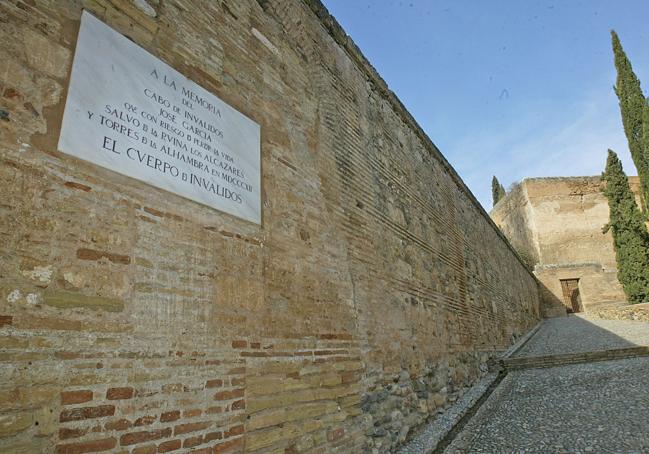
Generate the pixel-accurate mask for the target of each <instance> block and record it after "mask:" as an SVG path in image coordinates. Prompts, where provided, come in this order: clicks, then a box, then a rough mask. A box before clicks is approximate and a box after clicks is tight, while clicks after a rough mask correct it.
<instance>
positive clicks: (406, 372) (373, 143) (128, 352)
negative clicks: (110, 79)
mask: <svg viewBox="0 0 649 454" xmlns="http://www.w3.org/2000/svg"><path fill="white" fill-rule="evenodd" d="M192 3H193V2H186V1H180V0H168V1H164V2H157V1H149V2H148V3H147V2H146V1H144V0H142V1H139V2H128V1H123V0H110V1H109V0H87V1H85V0H84V1H82V2H45V1H43V2H41V1H36V2H34V1H26V0H25V1H20V0H13V1H3V2H0V22H1V23H2V26H1V27H0V39H1V40H2V43H3V44H2V46H0V61H2V62H3V63H2V65H3V67H2V70H0V96H1V98H0V109H1V110H2V115H3V117H4V120H2V121H0V191H1V192H2V198H1V200H0V214H1V215H0V253H1V254H0V257H1V259H0V348H2V353H1V361H2V363H1V365H0V374H1V377H2V380H0V451H1V452H3V453H11V452H13V453H26V452H34V453H41V452H59V453H68V452H103V451H108V452H119V453H126V452H128V453H132V454H135V453H143V452H155V451H157V452H165V451H171V450H178V451H180V450H183V451H188V450H190V449H206V450H207V451H200V452H208V451H209V452H215V453H216V452H218V453H226V452H228V453H229V452H243V451H245V452H249V453H261V452H264V453H266V452H284V453H298V452H348V453H358V452H372V449H377V450H378V451H379V452H389V451H390V450H391V449H392V448H393V447H394V446H396V445H397V444H398V443H400V442H402V441H403V440H404V439H405V437H406V436H407V435H408V433H409V432H411V431H412V428H413V427H415V426H417V425H418V424H421V423H422V422H424V421H426V419H427V418H429V417H430V416H431V415H435V414H436V412H437V411H438V410H439V409H442V408H444V407H446V406H448V405H449V402H450V401H452V400H454V399H455V398H456V397H457V396H458V395H459V394H461V393H462V392H463V390H464V389H465V387H466V386H468V385H470V384H471V383H473V382H474V381H475V380H477V379H478V378H479V377H480V376H481V375H483V374H484V373H485V371H486V367H487V365H486V364H487V361H488V360H489V359H490V358H492V357H493V356H494V355H496V354H498V352H499V351H501V350H503V349H505V348H507V347H508V346H509V345H510V344H511V342H512V341H513V340H514V339H515V338H516V337H517V336H520V335H522V334H523V333H525V332H526V331H527V330H529V329H530V328H531V327H532V326H534V324H535V323H536V321H537V320H538V318H539V312H538V310H539V309H538V306H539V298H538V292H537V284H536V281H535V279H534V277H533V276H532V275H531V274H530V273H529V272H528V271H527V270H526V269H525V267H524V266H523V265H522V264H521V263H520V262H519V260H518V259H517V257H516V256H515V254H514V253H513V251H512V250H511V248H510V246H509V244H508V243H507V242H506V240H505V239H504V237H503V235H502V233H501V232H500V231H499V230H498V229H497V228H496V227H495V225H494V224H493V223H492V222H491V220H490V219H489V217H488V216H487V215H486V213H485V212H484V210H483V209H482V208H481V207H480V206H479V204H478V202H477V201H476V200H475V198H474V197H473V196H472V195H471V194H470V192H469V191H468V189H467V188H466V186H465V185H464V183H463V182H462V181H461V180H460V179H459V177H458V176H457V174H456V173H455V171H454V170H453V169H452V168H451V167H450V166H449V164H448V163H447V162H446V160H445V159H444V158H443V156H442V155H441V154H440V153H439V151H438V150H437V149H436V148H435V146H434V145H433V144H432V143H431V142H430V140H429V139H428V138H427V137H426V136H425V134H424V133H423V132H422V130H421V129H420V128H419V127H418V126H417V124H416V123H415V121H414V120H413V119H412V117H411V116H410V115H409V114H408V112H407V111H406V110H405V109H404V108H403V106H401V104H400V103H399V102H398V100H397V99H396V98H395V96H394V95H393V94H392V93H391V92H390V91H389V90H388V89H387V87H386V86H385V84H384V83H383V81H382V80H381V79H380V78H379V77H378V75H377V74H376V73H375V72H374V70H373V69H372V68H371V67H370V66H369V64H368V63H367V62H366V61H365V60H364V58H363V57H362V55H361V54H360V53H359V51H358V50H357V49H356V48H355V47H354V45H353V43H352V42H351V41H350V40H349V38H348V37H347V36H346V35H345V34H344V32H343V31H342V29H340V28H339V27H338V26H337V24H336V23H335V21H334V20H333V19H332V18H331V17H329V16H328V15H327V14H326V11H325V10H324V9H323V8H322V6H321V5H320V4H319V3H318V2H315V1H298V0H276V1H261V0H260V1H253V0H240V1H231V0H226V1H220V2H201V7H200V8H196V9H193V8H192ZM82 5H83V6H85V7H86V8H87V9H88V10H89V11H91V12H92V13H93V14H94V15H96V16H97V17H98V18H100V19H101V20H103V21H105V22H106V23H108V24H109V25H110V26H112V27H114V28H115V29H117V30H118V31H119V32H120V33H123V34H124V35H126V36H128V37H129V38H131V39H132V40H133V41H134V42H136V43H138V44H139V45H141V46H143V47H144V48H146V49H147V50H149V51H150V52H151V53H153V54H154V55H156V56H157V57H159V58H161V59H163V60H164V61H166V62H167V63H169V64H170V65H172V66H174V67H175V68H176V69H178V70H179V71H180V72H182V73H183V74H186V75H187V76H188V77H189V78H191V79H192V80H194V81H195V82H197V83H198V84H200V85H202V86H203V87H205V88H206V89H208V90H209V91H211V92H213V93H215V94H216V95H217V96H219V97H220V98H221V99H223V100H224V101H225V102H227V103H229V104H230V105H232V106H233V107H235V108H236V109H238V110H239V111H241V112H242V113H244V114H245V115H247V116H249V117H250V118H252V119H253V120H254V121H256V122H257V123H259V124H260V125H261V161H262V206H263V213H262V214H263V216H262V224H261V225H256V224H252V223H249V222H246V221H243V220H241V219H238V218H235V217H232V216H229V215H226V214H224V213H221V212H219V211H216V210H213V209H210V208H208V207H206V206H203V205H200V204H197V203H194V202H191V201H189V200H187V199H184V198H182V197H179V196H176V195H174V194H171V193H168V192H165V191H163V190H159V189H156V188H154V187H152V186H149V185H147V184H145V183H142V182H140V181H136V180H134V179H131V178H128V177H125V176H123V175H119V174H117V173H114V172H111V171H108V170H105V169H103V168H100V167H97V166H95V165H92V164H90V163H87V162H83V161H80V160H78V159H75V158H73V157H71V156H68V155H65V154H62V153H60V152H58V151H57V148H56V144H57V140H58V136H59V128H60V125H61V115H62V112H63V108H64V104H65V96H66V90H67V86H68V77H69V71H70V67H71V63H72V57H73V53H74V47H75V43H76V36H77V31H78V28H79V18H80V15H81V7H82ZM196 452H199V451H196Z"/></svg>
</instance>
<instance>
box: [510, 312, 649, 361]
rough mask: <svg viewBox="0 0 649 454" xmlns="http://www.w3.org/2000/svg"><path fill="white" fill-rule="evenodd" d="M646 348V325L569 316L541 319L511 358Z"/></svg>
mask: <svg viewBox="0 0 649 454" xmlns="http://www.w3.org/2000/svg"><path fill="white" fill-rule="evenodd" d="M638 345H649V323H646V322H636V321H632V320H602V319H598V318H591V317H588V316H587V315H582V314H579V315H571V316H569V317H559V318H551V319H548V320H544V321H543V323H542V325H541V327H540V329H539V330H538V331H537V333H536V334H535V335H534V337H532V339H530V340H529V341H528V342H527V343H526V344H525V345H524V346H523V348H521V349H520V350H519V351H518V352H516V354H515V355H514V357H523V356H543V355H560V354H564V353H584V352H592V351H602V350H612V349H617V348H628V347H635V346H638Z"/></svg>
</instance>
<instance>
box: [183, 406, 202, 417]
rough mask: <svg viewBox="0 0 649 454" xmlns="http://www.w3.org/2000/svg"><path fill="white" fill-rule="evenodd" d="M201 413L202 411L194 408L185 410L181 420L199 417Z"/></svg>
mask: <svg viewBox="0 0 649 454" xmlns="http://www.w3.org/2000/svg"><path fill="white" fill-rule="evenodd" d="M202 413H203V410H201V409H200V408H194V409H193V410H187V411H185V413H183V418H195V417H196V416H200V415H201V414H202Z"/></svg>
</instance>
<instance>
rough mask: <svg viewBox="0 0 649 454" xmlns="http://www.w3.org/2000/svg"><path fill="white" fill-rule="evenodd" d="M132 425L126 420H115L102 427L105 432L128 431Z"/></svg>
mask: <svg viewBox="0 0 649 454" xmlns="http://www.w3.org/2000/svg"><path fill="white" fill-rule="evenodd" d="M132 425H133V424H131V421H129V420H128V419H116V420H114V421H109V422H107V423H106V425H105V426H104V427H105V429H106V430H126V429H130V428H131V426H132Z"/></svg>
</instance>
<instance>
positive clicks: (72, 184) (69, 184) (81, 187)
mask: <svg viewBox="0 0 649 454" xmlns="http://www.w3.org/2000/svg"><path fill="white" fill-rule="evenodd" d="M65 186H66V187H68V188H72V189H79V190H81V191H85V192H89V191H90V190H91V189H92V188H91V187H90V186H86V185H85V184H81V183H77V182H74V181H66V182H65Z"/></svg>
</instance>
